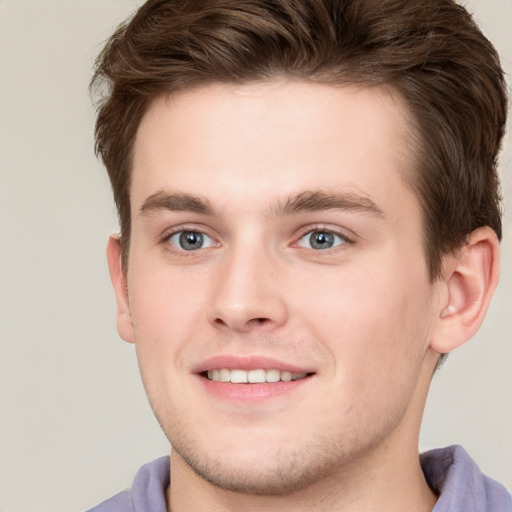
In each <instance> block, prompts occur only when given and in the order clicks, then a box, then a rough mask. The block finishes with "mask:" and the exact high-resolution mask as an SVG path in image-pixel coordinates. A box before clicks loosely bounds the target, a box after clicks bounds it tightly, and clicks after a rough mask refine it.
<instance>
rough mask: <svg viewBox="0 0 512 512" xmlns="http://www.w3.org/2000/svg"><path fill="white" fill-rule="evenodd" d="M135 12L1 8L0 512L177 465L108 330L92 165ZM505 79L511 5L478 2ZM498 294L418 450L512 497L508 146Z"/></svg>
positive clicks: (63, 500)
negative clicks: (482, 477)
mask: <svg viewBox="0 0 512 512" xmlns="http://www.w3.org/2000/svg"><path fill="white" fill-rule="evenodd" d="M140 3H141V2H137V1H135V0H60V1H59V0H0V70H1V77H0V177H1V185H0V237H1V244H2V246H1V253H0V254H1V264H0V286H1V295H0V301H1V302H0V327H1V330H0V333H1V343H0V512H33V511H38V512H47V511H48V512H49V511H52V512H69V511H72V510H77V511H79V510H84V509H86V508H88V507H90V506H92V505H94V504H96V503H98V502H99V501H101V500H103V499H105V498H107V497H109V496H111V495H112V494H114V493H116V492H118V491H120V490H122V489H124V488H126V487H128V486H129V485H130V482H131V479H132V477H133V475H134V473H135V471H136V469H137V468H138V467H139V466H140V465H141V464H142V463H144V462H147V461H149V460H151V459H153V458H155V457H157V456H160V455H165V454H167V453H168V445H167V441H166V440H165V438H164V436H163V434H162V433H161V432H160V429H159V427H158V425H157V423H156V420H154V418H153V415H152V413H151V411H150V409H149V406H148V405H147V403H146V398H145V395H144V392H143V389H142V385H141V384H140V381H139V376H138V370H137V364H136V360H135V353H134V350H133V347H132V346H131V345H127V344H125V343H123V342H122V341H120V340H119V338H118V336H117V333H116V330H115V305H114V297H113V294H112V292H111V290H110V282H109V278H108V273H107V266H106V260H105V245H106V240H107V237H108V235H109V234H110V233H111V232H113V231H115V230H116V220H115V212H114V208H113V204H112V199H111V196H110V191H109V186H108V182H107V178H106V176H105V173H104V171H103V169H102V167H101V166H100V164H99V163H98V162H97V161H96V159H95V157H94V154H93V149H92V147H93V140H92V131H93V122H94V112H93V109H92V107H91V104H90V100H89V97H88V92H87V84H88V81H89V79H90V76H91V69H92V64H93V61H94V58H95V56H96V54H97V53H98V51H99V49H100V47H101V43H102V41H104V40H105V39H106V38H107V37H108V35H109V34H110V33H111V31H112V29H113V28H114V27H115V26H116V25H117V23H119V22H120V21H121V20H123V19H124V18H125V17H126V16H127V15H128V14H129V13H131V12H132V10H133V9H134V8H135V7H136V6H137V4H140ZM467 5H468V6H469V8H470V10H472V11H474V12H475V17H476V19H477V20H478V21H479V22H480V23H481V25H482V26H483V28H484V31H485V32H486V34H487V35H488V36H489V37H490V38H491V40H492V41H493V42H494V43H495V45H496V46H497V47H498V49H499V51H500V53H501V55H502V59H503V63H504V66H505V68H506V69H508V71H509V72H510V70H511V69H512V31H511V30H510V22H511V20H512V1H511V0H472V1H469V2H468V4H467ZM501 161H502V175H503V187H504V192H505V197H506V204H507V208H506V211H505V240H504V242H503V244H502V249H503V258H502V280H501V284H500V286H499V289H498V292H497V294H496V297H495V301H494V303H493V306H492V308H491V310H490V312H489V314H488V317H487V320H486V322H485V324H484V327H483V328H482V330H481V332H480V333H479V334H478V335H477V337H476V338H475V339H474V340H472V341H471V342H470V343H469V344H467V345H466V346H464V347H463V348H461V349H459V350H458V351H457V352H456V353H454V354H452V355H451V356H450V358H449V359H448V362H447V363H446V365H445V367H444V368H443V369H442V371H441V372H440V373H439V374H438V375H437V376H436V377H435V379H434V382H433V384H432V391H431V396H430V399H429V402H428V405H427V410H426V413H425V420H424V425H423V429H422V436H421V447H422V448H424V449H427V448H432V447H437V446H443V445H447V444H452V443H459V444H462V445H463V446H464V447H465V448H466V449H467V450H468V451H469V452H470V453H471V454H472V455H473V457H474V458H475V459H476V460H477V462H478V463H479V464H480V466H481V467H482V469H483V470H484V471H485V472H487V473H488V474H490V475H491V476H493V477H494V478H496V479H498V480H500V481H502V482H503V483H504V484H505V485H506V486H507V487H508V488H509V489H511V488H512V398H511V396H512V384H511V381H512V376H511V375H512V374H511V362H512V343H511V335H510V327H509V326H510V319H511V317H512V140H511V136H510V135H507V139H506V150H505V152H504V153H503V154H502V159H501Z"/></svg>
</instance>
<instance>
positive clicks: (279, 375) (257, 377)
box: [208, 368, 307, 384]
mask: <svg viewBox="0 0 512 512" xmlns="http://www.w3.org/2000/svg"><path fill="white" fill-rule="evenodd" d="M306 375H307V374H306V373H292V372H288V371H283V372H282V371H280V370H263V369H257V370H249V371H246V370H236V369H235V370H228V369H227V368H222V369H219V370H209V371H208V378H209V379H210V380H213V381H215V382H231V383H233V384H246V383H250V384H263V383H264V382H279V381H282V382H290V381H292V380H299V379H303V378H304V377H306Z"/></svg>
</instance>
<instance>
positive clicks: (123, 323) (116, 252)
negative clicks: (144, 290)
mask: <svg viewBox="0 0 512 512" xmlns="http://www.w3.org/2000/svg"><path fill="white" fill-rule="evenodd" d="M107 260H108V269H109V272H110V279H111V281H112V286H113V287H114V294H115V297H116V303H117V332H118V333H119V336H121V338H122V339H123V340H124V341H126V342H128V343H133V342H134V341H135V338H134V333H133V324H132V317H131V313H130V307H129V301H128V287H127V285H126V274H125V272H124V270H123V266H122V263H121V243H120V240H119V237H118V236H114V235H112V236H110V238H109V240H108V244H107Z"/></svg>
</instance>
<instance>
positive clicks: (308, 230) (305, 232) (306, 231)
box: [295, 224, 354, 253]
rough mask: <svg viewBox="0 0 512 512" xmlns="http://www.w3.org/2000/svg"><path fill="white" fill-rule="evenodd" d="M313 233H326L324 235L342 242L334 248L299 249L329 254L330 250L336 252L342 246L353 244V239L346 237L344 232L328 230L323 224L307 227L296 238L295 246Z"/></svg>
mask: <svg viewBox="0 0 512 512" xmlns="http://www.w3.org/2000/svg"><path fill="white" fill-rule="evenodd" d="M313 233H326V234H330V235H334V236H336V237H339V238H340V239H341V240H342V243H341V244H339V245H336V246H334V247H329V248H327V249H314V248H305V247H301V248H303V249H306V250H313V251H315V253H322V252H330V251H331V250H336V249H338V248H341V247H342V246H344V245H352V244H354V239H353V237H349V236H347V235H346V233H345V232H342V231H341V230H337V229H333V228H329V227H327V226H326V225H324V224H319V225H314V226H308V227H307V228H306V229H304V230H303V231H302V232H301V234H300V236H299V237H298V238H297V241H296V242H295V245H298V244H299V242H300V241H301V240H302V239H304V238H305V237H306V236H308V235H309V236H311V235H312V234H313ZM299 247H300V246H299Z"/></svg>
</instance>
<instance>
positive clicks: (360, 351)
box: [303, 265, 431, 388]
mask: <svg viewBox="0 0 512 512" xmlns="http://www.w3.org/2000/svg"><path fill="white" fill-rule="evenodd" d="M351 270H352V271H351V272H350V274H347V275H344V276H339V277H337V278H335V277H333V279H332V280H331V281H330V286H329V287H318V286H317V288H316V289H314V290H310V291H309V292H308V293H309V296H310V297H311V296H315V297H316V298H317V299H316V300H315V301H310V302H309V305H308V306H307V307H306V308H305V309H306V311H305V312H304V313H303V316H304V317H306V318H309V325H308V328H309V329H310V331H311V332H312V335H313V337H314V338H315V339H316V340H318V341H319V342H321V343H323V344H324V345H325V348H327V350H329V351H330V353H331V357H332V360H333V361H334V364H335V366H336V368H335V370H334V371H336V373H338V375H339V378H342V379H346V380H349V381H350V382H352V383H353V384H354V386H356V387H357V386H362V387H365V388H366V387H368V386H370V385H372V386H379V385H385V386H389V385H394V384H395V383H396V385H397V386H399V383H400V381H401V380H402V381H403V378H404V373H406V372H410V371H411V368H415V369H419V365H420V363H421V358H422V357H423V353H424V351H425V350H426V347H427V345H428V337H429V328H430V318H431V311H430V302H429V299H428V297H429V292H430V290H429V286H428V282H427V281H426V279H424V278H423V275H422V273H421V271H420V272H411V273H405V272H397V273H392V272H390V271H389V267H388V268H386V267H385V266H384V265H383V266H382V267H381V268H380V269H378V270H376V268H375V267H373V268H371V267H366V268H362V267H361V268H359V269H356V270H355V271H354V269H351ZM312 286H315V285H314V281H312ZM413 371H416V370H413Z"/></svg>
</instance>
